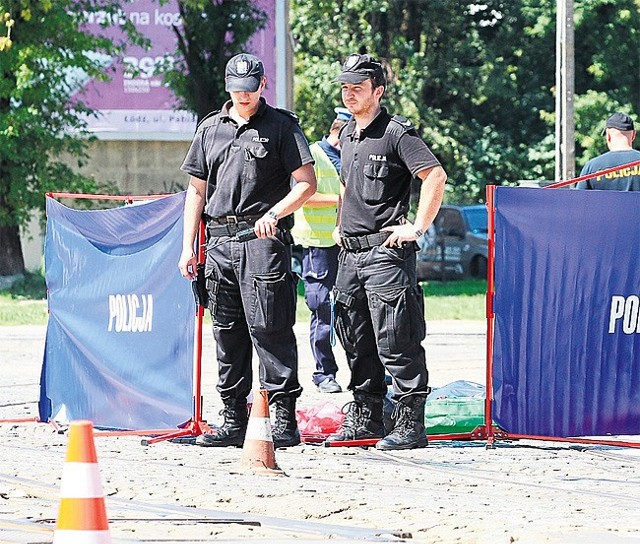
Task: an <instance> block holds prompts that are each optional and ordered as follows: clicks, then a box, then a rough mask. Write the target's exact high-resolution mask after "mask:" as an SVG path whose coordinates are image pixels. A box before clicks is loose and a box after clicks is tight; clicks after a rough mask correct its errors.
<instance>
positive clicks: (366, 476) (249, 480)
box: [0, 321, 640, 544]
mask: <svg viewBox="0 0 640 544" xmlns="http://www.w3.org/2000/svg"><path fill="white" fill-rule="evenodd" d="M296 333H297V336H298V339H299V352H300V379H301V382H302V383H303V385H304V386H305V391H304V393H303V396H302V397H301V399H300V405H301V406H303V407H304V406H307V407H310V406H314V405H316V404H317V403H320V402H325V401H331V402H334V403H335V404H336V406H341V405H342V404H343V403H345V402H347V401H348V400H349V399H350V395H349V394H348V393H342V394H338V395H326V394H325V395H323V394H320V393H319V392H317V391H316V390H315V389H314V387H313V386H312V384H311V372H312V367H313V365H312V361H311V357H310V350H309V348H308V332H307V331H306V327H305V326H304V325H302V324H301V325H297V326H296ZM44 336H45V328H44V327H0V369H1V373H0V420H6V419H19V418H33V417H35V416H36V415H37V405H36V401H37V398H38V382H39V375H40V366H41V361H42V353H43V346H44ZM210 336H211V335H210V333H209V331H208V330H207V331H205V335H204V361H205V363H204V366H203V372H204V374H203V393H204V396H205V410H204V417H205V419H208V420H209V421H210V422H212V423H213V422H216V421H217V418H218V416H217V411H218V409H219V408H220V405H219V399H217V398H216V394H215V392H214V385H215V373H214V366H215V365H214V364H213V353H214V351H213V348H214V347H213V341H212V340H211V337H210ZM425 347H426V349H427V354H428V364H429V369H430V373H431V384H432V385H433V386H442V385H445V384H447V383H450V382H452V381H454V380H469V381H473V382H478V383H484V375H485V363H484V358H485V324H484V322H460V321H457V322H453V321H434V322H431V323H429V332H428V335H427V338H426V340H425ZM339 361H340V364H341V369H342V371H341V373H340V374H339V376H338V381H339V382H341V383H342V384H343V385H345V384H346V382H347V377H348V370H347V369H346V364H345V363H344V357H343V355H342V354H340V353H339ZM66 445H67V437H66V435H65V434H59V433H58V432H56V430H55V429H54V428H53V427H52V426H50V425H48V424H44V423H36V422H6V421H3V422H1V423H0V542H19V543H40V542H51V540H52V536H53V529H54V525H55V519H56V517H57V513H58V504H59V499H58V492H59V488H60V480H61V475H62V468H63V464H64V457H65V453H66ZM96 448H97V451H98V459H99V468H100V473H101V477H102V483H103V486H104V491H105V497H106V498H105V502H106V506H107V512H108V515H109V520H110V523H109V526H110V532H111V536H112V538H113V540H114V542H118V543H128V542H225V543H231V542H248V541H250V542H260V543H279V542H285V543H286V542H290V541H294V540H295V541H296V542H318V541H323V540H330V541H331V542H335V543H346V542H351V543H353V542H408V543H410V542H415V543H469V544H471V543H492V544H503V543H511V542H517V543H540V542H550V543H579V544H592V543H594V544H595V543H598V544H600V543H614V544H618V543H619V544H622V543H640V516H638V514H637V512H638V510H637V508H638V507H639V506H640V472H639V471H638V461H639V460H640V450H636V449H625V448H614V447H608V446H599V445H587V446H584V445H571V444H567V443H557V442H541V441H529V440H521V441H517V442H498V443H497V444H496V447H495V449H486V448H485V443H484V442H483V441H476V442H453V441H440V442H435V441H434V442H432V443H431V444H430V447H428V448H426V449H423V450H414V451H407V452H392V453H383V452H377V451H375V450H374V449H362V448H324V447H319V446H312V445H302V446H298V447H295V448H289V449H286V450H285V449H280V450H277V451H276V460H277V462H278V465H279V466H280V467H281V468H282V469H283V470H284V471H285V472H286V474H287V477H276V476H256V475H247V474H242V473H241V471H240V470H239V469H240V464H239V460H240V457H241V454H242V450H241V449H238V448H222V449H212V448H199V447H196V446H188V445H183V444H174V443H170V442H164V441H163V442H158V443H155V444H152V445H150V446H142V445H141V439H140V437H136V436H120V437H96Z"/></svg>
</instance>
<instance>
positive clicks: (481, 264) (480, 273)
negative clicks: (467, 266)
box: [470, 255, 487, 279]
mask: <svg viewBox="0 0 640 544" xmlns="http://www.w3.org/2000/svg"><path fill="white" fill-rule="evenodd" d="M470 272H471V276H473V277H474V278H483V279H485V278H486V277H487V259H486V257H482V256H481V255H480V256H478V257H475V258H474V259H473V261H472V263H471V270H470Z"/></svg>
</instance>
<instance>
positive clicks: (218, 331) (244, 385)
mask: <svg viewBox="0 0 640 544" xmlns="http://www.w3.org/2000/svg"><path fill="white" fill-rule="evenodd" d="M265 84H266V78H265V76H264V67H263V64H262V62H261V61H260V60H259V59H258V58H257V57H255V56H253V55H249V54H246V53H242V54H240V55H236V56H235V57H233V58H232V59H231V60H229V62H228V63H227V66H226V70H225V87H226V90H227V91H228V92H229V94H230V96H231V100H229V101H228V102H226V103H225V104H224V106H223V107H222V109H221V110H220V111H218V112H214V113H212V114H210V115H209V116H207V117H206V118H205V119H204V120H202V122H201V123H200V124H199V126H198V128H197V131H196V135H195V137H194V139H193V142H192V144H191V147H190V149H189V152H188V153H187V156H186V158H185V159H184V163H183V164H182V167H181V169H182V170H184V171H185V172H187V173H188V174H189V175H190V176H191V178H190V181H189V186H188V189H187V196H186V201H185V211H184V239H183V249H182V255H181V257H180V262H179V264H178V267H179V268H180V272H181V273H182V275H183V276H184V277H186V278H189V279H192V280H194V279H195V278H196V277H197V267H196V265H197V260H196V256H195V254H194V241H195V237H196V232H197V230H198V225H199V222H200V220H201V219H204V220H205V222H206V225H207V246H206V247H207V249H206V265H205V270H204V275H205V278H206V287H207V294H208V306H209V310H210V311H211V315H212V318H213V334H214V337H215V340H216V348H217V358H218V373H219V381H218V385H217V390H218V392H219V393H220V396H221V397H222V401H223V403H224V410H223V412H222V415H223V416H224V423H223V425H222V426H221V427H220V428H219V430H218V432H217V433H216V434H202V435H200V436H198V438H197V439H196V443H197V444H199V445H201V446H241V445H242V444H243V443H244V437H245V432H246V428H247V423H248V415H247V395H248V394H249V393H250V391H251V386H252V379H253V375H252V347H254V348H255V350H256V352H257V353H258V357H259V362H260V366H259V377H260V384H261V386H262V387H263V388H265V389H266V390H267V391H268V395H269V402H270V403H273V404H275V412H276V414H275V415H276V417H275V425H274V430H273V442H274V446H275V447H287V446H294V445H297V444H299V443H300V434H299V432H298V427H297V424H296V416H295V407H296V399H297V397H299V396H300V393H301V392H302V388H301V387H300V384H299V382H298V360H297V346H296V340H295V336H294V333H293V324H294V320H295V304H296V285H295V280H294V277H293V275H292V273H291V247H290V245H291V243H292V237H291V234H290V232H289V229H290V228H291V227H292V225H293V221H292V217H291V214H292V212H294V211H295V210H296V209H298V208H299V207H300V206H302V204H304V202H305V201H306V200H307V199H308V198H309V197H310V196H311V195H312V194H313V193H314V192H315V190H316V178H315V174H314V171H313V159H312V157H311V153H310V151H309V146H308V144H307V141H306V139H305V137H304V135H303V133H302V130H301V129H300V127H299V125H298V120H297V117H296V116H295V115H293V114H292V113H290V112H287V111H285V110H279V109H276V108H272V107H271V106H269V105H268V104H267V103H266V102H265V100H264V98H262V97H261V94H262V91H263V90H264V88H265ZM292 178H293V180H294V182H295V183H293V184H292V183H291V179H292Z"/></svg>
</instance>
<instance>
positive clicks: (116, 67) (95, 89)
mask: <svg viewBox="0 0 640 544" xmlns="http://www.w3.org/2000/svg"><path fill="white" fill-rule="evenodd" d="M275 3H276V2H275V0H256V5H257V6H259V7H260V9H262V10H263V11H265V12H266V13H267V17H268V21H267V24H266V26H265V28H264V29H263V30H261V31H259V32H258V33H256V35H255V36H254V37H253V38H252V39H251V40H250V42H249V43H248V44H247V47H246V49H247V50H248V51H250V52H252V53H254V54H255V55H257V56H258V57H260V58H261V59H262V60H263V62H264V65H265V73H266V76H267V78H268V82H269V84H268V86H267V89H266V90H265V98H266V99H267V100H268V101H269V102H271V103H274V102H273V101H274V98H275V82H276V66H275V55H274V51H275V9H276V8H275ZM85 20H86V26H87V28H88V29H89V30H90V31H93V32H95V33H96V34H101V35H106V36H108V37H110V38H113V39H120V38H122V37H123V32H122V30H121V27H122V25H124V24H125V23H126V22H127V21H130V22H131V23H132V24H133V25H134V26H135V27H136V29H137V30H138V32H140V34H142V35H143V36H144V37H145V38H147V39H148V40H149V42H150V44H151V46H150V48H149V49H144V48H142V47H140V46H135V45H131V46H129V47H127V49H126V51H125V52H124V54H123V56H122V57H121V58H111V59H109V58H107V59H105V65H106V66H107V68H106V72H107V74H108V75H109V77H110V80H109V81H96V80H91V81H89V82H87V83H86V85H84V88H83V90H82V91H81V92H82V95H81V96H82V99H83V100H84V101H85V103H86V104H87V105H88V106H89V107H91V108H92V109H94V110H96V111H97V112H98V116H97V117H91V118H90V119H89V120H88V123H89V130H90V131H91V132H93V133H94V134H96V135H97V136H98V137H100V138H102V139H121V138H125V139H145V140H156V139H159V140H183V139H185V140H187V139H190V138H191V137H192V135H193V132H194V129H195V126H196V117H195V115H194V114H193V113H191V112H189V111H185V110H180V109H179V107H178V103H177V100H176V98H175V96H174V95H173V93H172V92H171V91H170V90H169V89H168V88H167V87H166V86H165V85H164V84H163V81H162V76H159V75H154V74H155V69H156V66H157V65H158V63H160V62H161V61H162V60H163V59H164V58H165V57H166V56H167V55H168V56H169V57H171V55H173V54H174V53H175V51H176V36H175V34H174V31H173V28H172V27H173V26H174V25H175V26H178V27H179V26H180V25H181V19H180V14H179V11H178V5H177V2H176V1H175V0H171V1H169V2H166V3H163V4H162V5H160V2H159V1H158V0H136V1H133V2H129V3H126V4H125V5H124V6H123V9H122V10H121V11H120V13H119V14H118V15H117V16H111V15H109V14H107V13H105V12H104V11H97V12H88V13H86V14H85ZM105 24H108V25H109V26H107V27H106V28H104V25H105ZM169 60H170V59H169Z"/></svg>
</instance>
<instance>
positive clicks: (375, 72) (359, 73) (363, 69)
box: [336, 53, 387, 87]
mask: <svg viewBox="0 0 640 544" xmlns="http://www.w3.org/2000/svg"><path fill="white" fill-rule="evenodd" d="M367 79H370V80H371V81H372V83H373V86H374V87H380V86H381V85H382V86H386V84H387V79H386V77H385V75H384V69H383V68H382V64H380V62H379V61H378V60H377V59H375V58H374V57H372V56H371V55H360V54H358V53H355V54H353V55H349V56H348V57H347V58H346V60H345V61H344V64H343V65H342V73H341V74H340V75H339V76H338V77H337V78H336V81H340V82H342V83H351V84H354V85H355V84H357V83H362V82H363V81H366V80H367Z"/></svg>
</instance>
